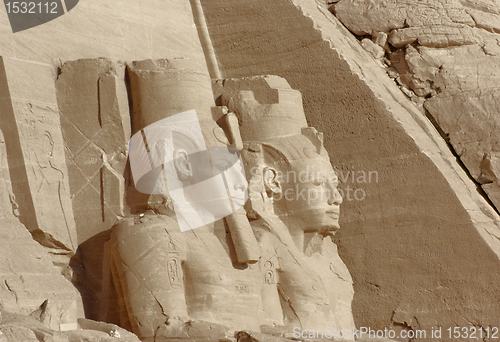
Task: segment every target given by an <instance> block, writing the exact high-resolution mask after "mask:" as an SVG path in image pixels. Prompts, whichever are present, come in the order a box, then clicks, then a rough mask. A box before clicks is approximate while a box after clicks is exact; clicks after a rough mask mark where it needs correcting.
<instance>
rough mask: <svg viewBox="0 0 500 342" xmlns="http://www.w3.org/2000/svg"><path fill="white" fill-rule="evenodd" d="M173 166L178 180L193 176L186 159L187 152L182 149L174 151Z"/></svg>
mask: <svg viewBox="0 0 500 342" xmlns="http://www.w3.org/2000/svg"><path fill="white" fill-rule="evenodd" d="M174 166H175V170H176V171H177V175H178V176H179V179H180V180H183V181H184V180H188V179H189V178H191V177H192V176H193V170H192V168H191V164H190V163H189V161H188V153H187V151H186V150H184V149H177V150H175V151H174Z"/></svg>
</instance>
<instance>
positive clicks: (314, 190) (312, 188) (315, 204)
mask: <svg viewBox="0 0 500 342" xmlns="http://www.w3.org/2000/svg"><path fill="white" fill-rule="evenodd" d="M290 164H291V174H292V175H295V176H296V177H286V176H285V177H284V180H283V181H284V182H283V191H284V196H283V197H284V200H285V201H286V202H285V205H286V211H287V213H288V215H289V216H290V217H291V219H292V221H293V223H294V225H295V226H297V225H298V226H299V227H300V229H301V230H304V231H320V230H329V231H331V230H337V229H339V214H340V203H342V197H341V195H340V193H339V192H338V191H337V183H338V178H337V175H336V174H335V172H334V171H333V168H332V165H331V164H330V160H329V158H328V157H327V156H318V157H317V158H309V159H303V160H297V161H292V162H291V163H290ZM287 178H288V179H287Z"/></svg>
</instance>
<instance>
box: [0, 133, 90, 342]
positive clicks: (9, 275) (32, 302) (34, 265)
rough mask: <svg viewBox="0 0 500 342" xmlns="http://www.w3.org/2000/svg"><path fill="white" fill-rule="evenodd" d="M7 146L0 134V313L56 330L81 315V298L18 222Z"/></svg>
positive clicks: (72, 322)
mask: <svg viewBox="0 0 500 342" xmlns="http://www.w3.org/2000/svg"><path fill="white" fill-rule="evenodd" d="M8 144H9V142H8V141H7V140H6V139H5V138H4V135H3V134H2V131H0V228H1V233H0V311H3V310H6V311H9V312H12V313H17V314H24V315H30V316H31V317H33V318H36V319H38V321H39V322H42V323H44V324H45V325H46V326H48V327H51V328H52V329H55V330H59V329H60V328H61V327H64V326H67V325H72V324H76V320H77V318H78V316H79V315H82V314H83V310H82V309H83V308H82V305H81V298H80V295H79V294H78V292H77V291H76V289H75V288H74V287H73V285H72V284H71V283H70V282H69V281H68V280H67V279H65V278H64V277H63V275H62V274H61V273H60V272H59V270H58V269H57V268H55V267H54V265H53V263H52V261H51V258H50V257H49V255H48V254H47V252H46V250H45V249H44V248H43V247H42V246H41V245H40V244H38V243H37V242H36V241H34V240H33V237H32V236H31V234H30V233H29V231H28V230H27V229H26V227H25V226H24V225H23V224H22V223H21V222H20V221H19V218H18V216H19V210H18V204H17V202H16V198H15V196H14V193H13V191H12V186H11V178H10V171H11V170H12V169H10V168H9V164H8V158H7V151H8V149H7V148H6V145H8ZM68 271H69V270H68ZM0 322H1V318H0ZM40 324H41V323H40ZM20 340H22V339H20Z"/></svg>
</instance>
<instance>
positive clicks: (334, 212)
mask: <svg viewBox="0 0 500 342" xmlns="http://www.w3.org/2000/svg"><path fill="white" fill-rule="evenodd" d="M326 213H327V214H330V215H331V214H335V215H339V214H340V212H339V210H327V211H326Z"/></svg>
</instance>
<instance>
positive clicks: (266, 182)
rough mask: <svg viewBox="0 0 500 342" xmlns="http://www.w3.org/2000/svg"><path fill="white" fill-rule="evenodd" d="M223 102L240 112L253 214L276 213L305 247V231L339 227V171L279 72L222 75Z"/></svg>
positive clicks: (327, 230)
mask: <svg viewBox="0 0 500 342" xmlns="http://www.w3.org/2000/svg"><path fill="white" fill-rule="evenodd" d="M218 86H219V88H216V89H218V91H219V92H220V93H221V94H222V96H221V102H222V104H223V105H225V106H227V107H228V109H229V110H230V111H232V112H234V113H235V114H236V116H237V117H238V120H239V123H240V129H241V136H242V140H243V142H244V145H245V149H244V151H243V159H244V160H245V168H246V174H247V177H248V182H249V198H250V208H249V210H248V211H249V213H250V215H257V216H260V217H268V218H271V217H275V218H278V219H279V220H280V221H281V222H283V223H284V224H285V225H286V226H287V227H288V229H289V232H290V234H291V235H292V238H293V240H294V241H295V244H296V245H297V247H299V249H302V248H303V240H304V233H306V232H323V233H326V232H330V231H335V230H337V229H338V228H339V224H338V219H339V213H340V211H339V206H340V203H341V202H342V198H341V196H340V194H339V192H338V191H337V176H336V173H335V172H334V170H333V168H332V166H331V164H330V159H329V157H328V153H327V151H326V150H325V148H324V147H323V135H322V133H319V132H317V131H316V129H314V128H312V127H307V122H306V119H305V115H304V111H303V107H302V97H301V94H300V92H298V91H296V90H293V89H291V88H290V86H289V85H288V83H287V82H286V80H284V79H283V78H280V77H278V76H258V77H251V78H244V79H230V80H224V82H223V83H222V82H220V83H219V84H218Z"/></svg>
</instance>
